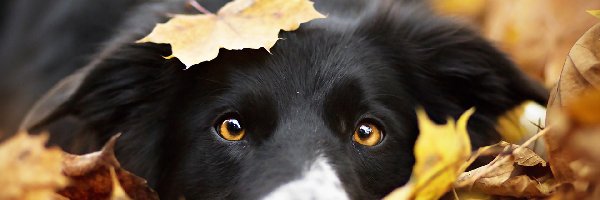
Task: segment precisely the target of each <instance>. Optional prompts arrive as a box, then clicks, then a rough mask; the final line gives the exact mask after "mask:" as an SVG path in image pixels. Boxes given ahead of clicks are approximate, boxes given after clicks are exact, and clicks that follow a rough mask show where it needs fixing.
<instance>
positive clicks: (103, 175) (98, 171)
mask: <svg viewBox="0 0 600 200" xmlns="http://www.w3.org/2000/svg"><path fill="white" fill-rule="evenodd" d="M119 136H120V134H118V135H115V136H113V137H112V138H111V139H110V140H109V141H108V142H107V143H106V145H105V146H104V147H103V148H102V150H101V151H98V152H94V153H90V154H87V155H82V156H77V155H71V154H65V159H64V161H63V164H64V168H63V173H64V174H65V175H66V176H68V177H69V178H70V179H71V182H72V184H70V185H69V186H68V187H66V188H64V189H62V190H60V191H59V192H58V193H59V194H60V195H63V196H65V197H67V198H70V199H107V198H110V197H115V195H114V194H115V193H117V194H116V195H117V196H116V197H117V199H123V198H124V197H127V198H128V197H131V198H133V199H158V195H157V194H156V192H154V191H153V190H152V189H150V188H149V187H148V186H147V183H146V180H144V179H142V178H140V177H137V176H135V175H133V174H131V173H130V172H128V171H126V170H125V169H123V168H121V167H120V164H119V162H118V161H117V159H116V157H115V155H114V146H115V143H116V140H117V138H118V137H119ZM111 169H114V172H115V174H116V177H117V178H118V181H117V182H118V183H120V186H114V185H115V184H113V179H112V176H111ZM121 186H122V189H124V190H125V192H126V193H127V195H125V196H123V195H119V194H118V191H113V188H115V189H117V190H118V189H119V188H121Z"/></svg>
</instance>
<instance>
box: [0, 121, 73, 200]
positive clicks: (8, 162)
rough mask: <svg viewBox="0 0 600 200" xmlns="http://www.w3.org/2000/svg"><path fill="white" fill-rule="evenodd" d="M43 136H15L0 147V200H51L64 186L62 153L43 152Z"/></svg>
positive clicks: (44, 138) (24, 134)
mask: <svg viewBox="0 0 600 200" xmlns="http://www.w3.org/2000/svg"><path fill="white" fill-rule="evenodd" d="M47 140H48V135H47V134H41V135H29V134H27V133H25V132H21V133H18V134H16V135H15V136H14V137H12V138H10V139H8V140H6V141H5V142H3V143H2V144H1V145H0V174H1V175H0V185H1V186H2V187H0V199H52V198H56V195H55V191H56V190H58V189H60V188H63V187H64V186H66V185H67V178H66V177H65V176H64V175H63V174H62V173H61V169H62V151H61V150H60V149H59V148H57V147H50V148H45V147H44V144H45V143H46V141H47Z"/></svg>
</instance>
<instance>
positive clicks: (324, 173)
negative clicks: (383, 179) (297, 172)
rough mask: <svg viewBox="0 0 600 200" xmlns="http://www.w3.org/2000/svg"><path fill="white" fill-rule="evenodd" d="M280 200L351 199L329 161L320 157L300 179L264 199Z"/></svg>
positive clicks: (279, 188)
mask: <svg viewBox="0 0 600 200" xmlns="http://www.w3.org/2000/svg"><path fill="white" fill-rule="evenodd" d="M279 199H290V200H305V199H313V200H321V199H335V200H344V199H349V198H348V194H347V193H346V191H344V187H342V183H341V181H340V179H339V178H338V176H337V174H336V173H335V171H334V170H333V168H332V167H331V165H329V163H328V162H327V159H326V158H325V157H323V156H319V157H317V159H316V160H315V161H314V162H313V163H312V164H311V165H310V167H309V168H308V170H307V171H305V172H303V175H302V177H301V178H300V179H297V180H293V181H291V182H288V183H286V184H284V185H281V186H279V187H278V188H276V189H275V190H274V191H272V192H271V193H269V194H267V195H266V196H265V197H264V198H263V200H279Z"/></svg>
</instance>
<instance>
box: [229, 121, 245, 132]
mask: <svg viewBox="0 0 600 200" xmlns="http://www.w3.org/2000/svg"><path fill="white" fill-rule="evenodd" d="M225 124H226V127H227V130H228V131H229V132H230V133H233V134H239V133H241V132H242V130H243V129H242V125H241V124H240V122H239V121H238V120H236V119H228V120H225Z"/></svg>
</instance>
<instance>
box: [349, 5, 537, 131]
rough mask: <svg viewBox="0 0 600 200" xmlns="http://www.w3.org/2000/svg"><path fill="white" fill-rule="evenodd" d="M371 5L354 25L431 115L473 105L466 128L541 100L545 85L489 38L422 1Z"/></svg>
mask: <svg viewBox="0 0 600 200" xmlns="http://www.w3.org/2000/svg"><path fill="white" fill-rule="evenodd" d="M374 10H378V11H375V12H372V13H367V14H366V15H365V16H364V18H363V19H362V26H361V27H360V28H359V30H360V31H362V32H363V33H364V34H366V35H367V37H369V38H373V39H372V41H373V42H374V43H375V44H377V45H378V46H381V47H383V49H385V50H384V54H385V55H386V56H388V57H389V58H390V59H392V60H394V62H395V64H396V65H397V67H398V70H399V73H403V74H405V75H406V76H403V77H404V79H405V84H407V85H410V87H408V88H410V89H411V90H412V91H411V93H412V94H413V95H414V96H415V97H416V98H417V101H418V103H419V104H421V105H422V106H424V107H425V108H426V110H427V111H428V112H429V113H430V115H432V117H436V118H438V119H439V120H443V118H444V116H448V115H450V116H455V117H456V116H457V115H459V114H460V113H462V112H464V110H466V109H468V108H470V107H475V108H476V109H477V111H476V115H475V116H474V117H473V118H472V120H471V122H474V123H470V124H469V126H470V128H471V127H475V126H480V127H481V128H485V127H494V124H493V123H494V122H495V117H497V116H498V115H501V114H502V113H503V112H505V111H507V110H508V109H510V108H512V107H514V106H516V105H518V104H520V103H521V102H523V101H525V100H533V101H537V102H538V103H540V104H542V105H544V104H545V103H546V100H547V96H548V95H547V91H546V90H545V89H544V88H543V87H542V86H541V85H540V84H538V83H536V82H534V81H532V80H531V79H530V78H528V77H527V76H526V75H524V74H523V73H522V72H521V71H519V69H518V68H517V67H516V66H515V65H514V64H513V63H512V62H511V61H510V60H509V59H508V58H507V57H506V56H505V55H504V54H503V53H502V52H500V51H499V50H497V49H496V48H495V47H494V46H493V45H491V44H490V42H488V41H486V40H485V39H483V38H482V37H481V36H479V35H478V34H477V33H476V32H475V31H473V30H471V29H469V28H467V27H465V26H463V25H460V24H458V23H455V22H453V21H450V20H448V19H444V18H441V17H437V16H435V14H433V12H431V11H430V10H429V8H428V7H427V5H424V4H423V3H418V2H403V1H387V0H382V1H379V5H378V9H374ZM382 11H383V12H382ZM482 132H488V133H492V132H494V131H493V130H483V131H482ZM483 134H484V135H485V134H486V133H483ZM489 137H493V136H489Z"/></svg>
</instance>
